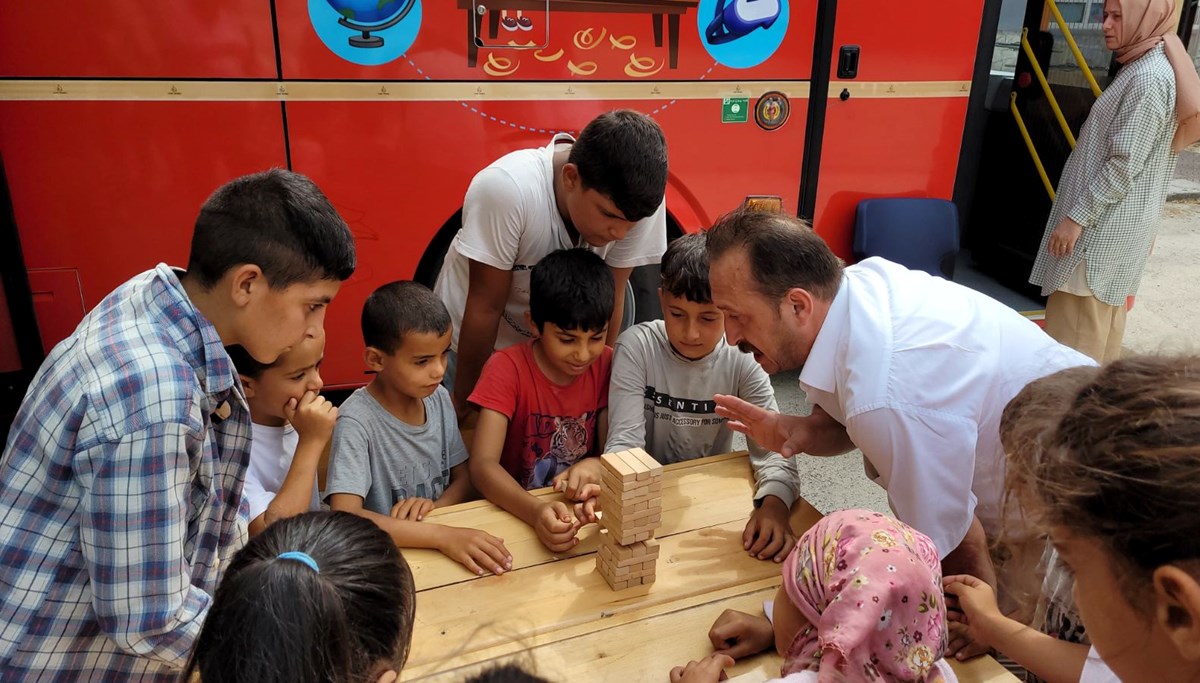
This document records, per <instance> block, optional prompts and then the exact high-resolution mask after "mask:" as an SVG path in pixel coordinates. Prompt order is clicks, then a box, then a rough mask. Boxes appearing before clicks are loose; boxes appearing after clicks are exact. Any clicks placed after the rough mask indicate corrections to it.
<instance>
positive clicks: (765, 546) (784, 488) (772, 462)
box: [737, 357, 800, 562]
mask: <svg viewBox="0 0 1200 683" xmlns="http://www.w3.org/2000/svg"><path fill="white" fill-rule="evenodd" d="M738 360H739V361H740V362H741V364H742V365H741V373H740V376H739V379H738V387H737V396H738V397H739V398H741V399H743V400H745V401H747V402H749V403H752V404H754V405H756V406H758V407H760V408H764V409H766V410H778V405H777V404H776V403H775V390H774V389H773V388H772V387H771V378H770V376H769V375H767V373H766V371H764V370H763V369H762V367H761V366H759V364H758V363H756V362H754V360H753V359H751V358H740V357H739V359H738ZM746 447H747V449H748V450H749V451H750V467H751V468H752V469H753V470H754V479H755V484H756V486H755V494H754V512H753V513H752V514H751V515H750V520H749V522H747V524H746V529H745V530H744V531H743V532H742V547H743V548H745V549H746V551H747V552H749V553H750V554H751V555H752V556H754V557H757V558H758V559H760V560H768V559H773V560H774V561H776V562H783V560H784V559H785V558H786V557H787V554H788V553H789V552H791V550H792V546H794V545H795V544H796V537H795V535H793V534H792V528H791V521H790V516H791V507H792V503H794V502H795V501H796V499H797V498H799V497H800V474H799V472H798V471H797V470H796V459H795V458H785V457H783V456H782V455H780V454H778V453H776V452H774V451H769V450H767V449H765V448H763V447H762V446H760V445H758V442H756V441H755V440H754V439H752V438H750V437H749V436H747V437H746Z"/></svg>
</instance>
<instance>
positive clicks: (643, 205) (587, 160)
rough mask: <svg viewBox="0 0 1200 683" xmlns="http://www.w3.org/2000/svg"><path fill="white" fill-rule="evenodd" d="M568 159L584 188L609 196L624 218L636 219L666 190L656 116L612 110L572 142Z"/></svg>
mask: <svg viewBox="0 0 1200 683" xmlns="http://www.w3.org/2000/svg"><path fill="white" fill-rule="evenodd" d="M567 162H568V163H571V164H575V167H576V168H577V169H579V179H580V181H581V182H582V183H583V186H584V187H585V188H588V189H592V190H595V191H597V192H599V193H600V194H602V195H605V196H606V197H608V198H610V199H612V201H613V204H616V205H617V208H618V209H620V210H621V213H623V214H624V215H625V218H626V220H630V221H640V220H641V219H643V218H645V217H646V216H649V215H651V214H653V213H654V212H655V211H657V210H658V207H659V206H660V205H661V204H662V203H663V195H664V194H665V193H666V191H667V138H666V137H665V136H664V135H663V132H662V129H661V128H659V127H658V124H657V123H655V122H654V119H652V118H650V117H649V116H646V115H645V114H643V113H641V112H636V111H633V110H632V109H615V110H613V111H610V112H606V113H604V114H601V115H599V116H597V117H596V118H594V119H592V121H591V122H590V123H588V125H587V126H586V127H584V129H583V130H582V131H581V132H580V133H579V138H578V139H576V140H575V144H574V145H572V146H571V152H570V154H568V155H567Z"/></svg>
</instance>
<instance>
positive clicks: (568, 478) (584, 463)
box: [554, 458, 604, 502]
mask: <svg viewBox="0 0 1200 683" xmlns="http://www.w3.org/2000/svg"><path fill="white" fill-rule="evenodd" d="M603 469H604V465H603V464H601V462H600V458H584V459H582V460H580V461H579V462H577V463H575V464H574V465H571V466H570V467H569V468H567V470H566V471H564V472H560V473H559V475H558V476H557V477H555V478H554V490H555V491H558V492H559V493H562V494H564V495H566V497H567V500H573V501H575V502H583V501H584V500H587V491H588V487H589V486H590V485H594V486H596V487H597V489H596V494H595V495H599V493H600V491H599V486H600V472H601V471H603Z"/></svg>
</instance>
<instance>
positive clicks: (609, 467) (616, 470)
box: [600, 453, 637, 483]
mask: <svg viewBox="0 0 1200 683" xmlns="http://www.w3.org/2000/svg"><path fill="white" fill-rule="evenodd" d="M600 464H602V465H604V470H603V471H604V472H607V473H610V474H612V475H613V477H614V478H615V479H616V480H617V481H620V482H622V483H624V482H631V481H636V480H637V470H635V469H634V468H633V467H631V466H630V465H629V464H628V463H627V461H626V460H625V458H623V457H621V454H619V453H605V454H604V455H601V456H600Z"/></svg>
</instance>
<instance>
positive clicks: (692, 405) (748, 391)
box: [604, 320, 800, 506]
mask: <svg viewBox="0 0 1200 683" xmlns="http://www.w3.org/2000/svg"><path fill="white" fill-rule="evenodd" d="M713 394H731V395H733V396H737V397H738V398H741V399H743V400H745V401H748V402H750V403H753V404H754V405H756V406H760V407H762V408H766V409H768V410H776V409H777V408H776V404H775V390H774V389H773V388H772V387H771V378H770V377H769V376H768V375H767V373H766V372H765V371H763V369H762V367H761V366H759V364H758V363H757V362H755V360H754V357H753V356H751V355H750V354H747V353H742V352H741V351H739V350H738V349H737V347H734V346H730V345H729V344H727V343H725V340H724V339H722V340H721V341H720V342H719V343H718V344H717V348H715V349H713V351H712V353H710V354H708V355H707V356H705V357H704V358H701V359H699V360H689V359H687V358H684V357H683V356H681V355H679V354H678V353H676V352H675V349H674V348H672V346H671V342H670V341H669V340H668V339H667V328H666V324H665V323H664V322H663V321H661V320H652V321H650V322H645V323H641V324H639V325H634V326H633V327H631V328H629V329H628V330H625V331H624V332H622V333H621V336H620V337H618V338H617V345H616V346H615V347H614V348H613V366H612V383H611V385H610V387H609V390H608V416H609V417H608V443H607V444H606V445H605V448H604V452H605V453H612V452H613V451H621V450H627V449H630V448H645V449H646V451H647V452H649V453H650V455H652V456H653V457H654V459H655V460H657V461H659V462H661V463H663V464H670V463H673V462H679V461H681V460H691V459H693V458H699V457H703V456H706V455H715V454H718V453H725V452H728V451H729V450H730V449H731V448H732V444H733V431H732V430H731V429H729V427H728V426H727V425H726V424H725V423H726V420H725V418H723V417H721V416H719V415H717V414H716V403H715V402H714V401H713ZM747 446H748V448H749V450H750V463H751V465H752V466H753V468H754V474H755V479H756V480H757V484H758V489H757V492H756V493H755V496H754V497H755V500H758V499H761V498H762V497H763V496H766V495H773V496H778V497H779V499H780V500H782V501H783V502H784V503H786V504H787V505H789V506H790V505H791V504H792V502H793V501H794V500H795V499H796V497H797V496H799V495H800V479H799V474H798V473H797V471H796V463H795V462H794V461H793V460H790V459H787V458H784V457H783V456H781V455H779V454H778V453H774V452H771V451H767V450H765V449H763V448H761V447H760V446H759V445H758V444H756V443H754V441H753V440H747Z"/></svg>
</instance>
